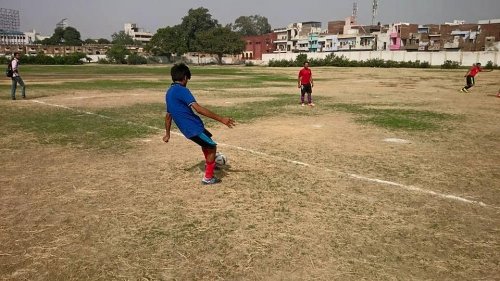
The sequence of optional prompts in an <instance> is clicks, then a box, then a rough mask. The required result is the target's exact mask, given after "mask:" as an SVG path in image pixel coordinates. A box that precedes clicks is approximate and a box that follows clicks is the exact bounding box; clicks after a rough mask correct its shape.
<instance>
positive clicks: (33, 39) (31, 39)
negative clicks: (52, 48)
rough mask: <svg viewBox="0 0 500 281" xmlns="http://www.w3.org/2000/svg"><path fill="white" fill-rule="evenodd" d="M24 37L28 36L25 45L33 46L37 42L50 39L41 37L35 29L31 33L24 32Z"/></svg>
mask: <svg viewBox="0 0 500 281" xmlns="http://www.w3.org/2000/svg"><path fill="white" fill-rule="evenodd" d="M24 35H25V36H26V41H25V44H33V43H35V42H36V41H42V40H44V39H46V38H50V36H43V35H40V33H37V32H36V30H34V29H33V30H31V31H26V32H24Z"/></svg>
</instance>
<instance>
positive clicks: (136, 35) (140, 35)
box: [124, 23, 153, 43]
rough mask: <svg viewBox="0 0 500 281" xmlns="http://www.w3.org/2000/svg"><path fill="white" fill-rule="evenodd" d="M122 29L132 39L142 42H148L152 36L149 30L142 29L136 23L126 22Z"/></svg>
mask: <svg viewBox="0 0 500 281" xmlns="http://www.w3.org/2000/svg"><path fill="white" fill-rule="evenodd" d="M124 31H125V33H126V34H128V35H129V36H130V37H132V39H134V40H136V41H140V42H142V43H148V42H149V41H151V38H152V37H153V34H152V33H151V32H147V31H144V29H142V28H139V27H137V24H136V23H126V24H125V28H124Z"/></svg>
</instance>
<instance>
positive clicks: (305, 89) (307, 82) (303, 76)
mask: <svg viewBox="0 0 500 281" xmlns="http://www.w3.org/2000/svg"><path fill="white" fill-rule="evenodd" d="M313 87H314V82H313V78H312V71H311V69H310V68H309V62H308V61H306V62H304V68H302V69H301V70H300V71H299V88H300V102H301V103H302V106H305V104H304V96H305V94H306V93H307V103H308V104H309V106H314V103H313V102H312V96H311V95H312V88H313Z"/></svg>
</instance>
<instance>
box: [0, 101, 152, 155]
mask: <svg viewBox="0 0 500 281" xmlns="http://www.w3.org/2000/svg"><path fill="white" fill-rule="evenodd" d="M123 110H126V109H123ZM1 115H2V119H4V117H5V118H6V119H5V120H8V123H3V124H2V125H1V126H0V128H2V130H3V131H6V132H10V133H14V132H16V131H19V130H22V131H25V132H30V133H34V134H35V135H36V139H37V140H38V141H39V142H40V143H46V144H54V143H55V144H60V145H71V146H75V147H80V148H98V149H113V148H116V149H119V148H127V147H128V145H127V143H128V142H129V141H130V140H132V139H134V138H141V137H144V136H145V135H148V134H151V133H153V132H154V130H153V129H152V128H148V127H146V126H138V125H136V124H131V123H127V122H125V121H123V120H118V119H112V118H103V117H101V116H97V115H90V114H86V113H83V112H75V111H72V110H66V109H59V108H49V109H42V110H41V109H40V108H34V109H30V108H23V112H22V115H19V114H16V112H15V108H11V107H3V108H2V114H1ZM8 116H11V117H12V116H18V118H8V119H7V117H8Z"/></svg>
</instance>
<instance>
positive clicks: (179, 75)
mask: <svg viewBox="0 0 500 281" xmlns="http://www.w3.org/2000/svg"><path fill="white" fill-rule="evenodd" d="M170 75H172V81H174V82H178V81H182V80H184V78H186V79H187V80H189V79H191V71H190V70H189V67H188V66H187V65H185V64H184V63H179V64H174V66H172V69H170Z"/></svg>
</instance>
